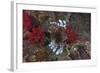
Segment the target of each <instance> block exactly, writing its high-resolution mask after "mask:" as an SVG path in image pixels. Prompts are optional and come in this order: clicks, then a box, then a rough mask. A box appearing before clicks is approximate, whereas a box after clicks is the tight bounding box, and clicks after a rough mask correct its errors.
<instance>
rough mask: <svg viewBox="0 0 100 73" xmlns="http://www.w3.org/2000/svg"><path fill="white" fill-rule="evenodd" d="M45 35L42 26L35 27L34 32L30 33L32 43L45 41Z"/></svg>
mask: <svg viewBox="0 0 100 73" xmlns="http://www.w3.org/2000/svg"><path fill="white" fill-rule="evenodd" d="M44 37H45V34H44V31H43V29H42V28H41V27H33V28H32V32H30V33H29V34H28V38H29V40H30V41H31V43H32V44H37V43H43V42H44Z"/></svg>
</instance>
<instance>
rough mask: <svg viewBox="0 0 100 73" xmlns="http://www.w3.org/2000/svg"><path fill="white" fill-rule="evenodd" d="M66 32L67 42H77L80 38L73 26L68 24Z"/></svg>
mask: <svg viewBox="0 0 100 73" xmlns="http://www.w3.org/2000/svg"><path fill="white" fill-rule="evenodd" d="M65 32H66V34H67V42H69V43H75V42H76V41H77V40H78V34H77V33H76V32H75V31H74V29H73V27H72V26H70V25H69V26H67V28H66V30H65Z"/></svg>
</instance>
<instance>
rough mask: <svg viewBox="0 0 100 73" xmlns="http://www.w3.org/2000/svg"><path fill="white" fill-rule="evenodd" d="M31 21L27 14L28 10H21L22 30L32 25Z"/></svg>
mask: <svg viewBox="0 0 100 73" xmlns="http://www.w3.org/2000/svg"><path fill="white" fill-rule="evenodd" d="M31 22H32V21H31V18H30V16H29V14H28V12H27V11H23V28H24V30H26V31H27V30H29V29H30V28H31V27H32V25H31Z"/></svg>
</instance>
